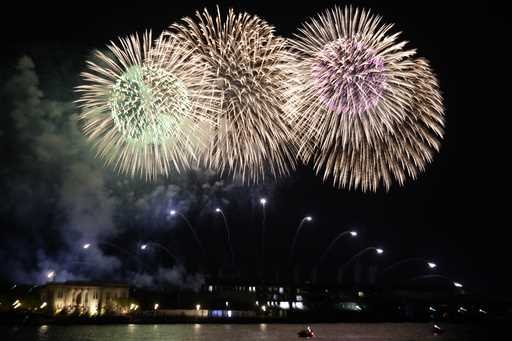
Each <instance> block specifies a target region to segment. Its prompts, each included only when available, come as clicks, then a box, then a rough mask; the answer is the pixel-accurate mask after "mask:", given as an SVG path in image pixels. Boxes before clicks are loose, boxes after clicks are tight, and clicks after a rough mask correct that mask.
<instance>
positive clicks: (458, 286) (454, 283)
mask: <svg viewBox="0 0 512 341" xmlns="http://www.w3.org/2000/svg"><path fill="white" fill-rule="evenodd" d="M453 285H454V286H455V287H456V288H462V287H463V285H462V284H461V283H459V282H453Z"/></svg>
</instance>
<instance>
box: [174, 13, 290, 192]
mask: <svg viewBox="0 0 512 341" xmlns="http://www.w3.org/2000/svg"><path fill="white" fill-rule="evenodd" d="M273 31H274V28H273V27H272V26H270V25H269V24H268V23H266V22H265V21H263V20H262V19H260V18H258V17H257V16H253V15H249V14H247V13H241V14H235V13H234V11H233V10H230V11H229V13H228V15H227V17H226V18H225V19H224V18H222V17H221V14H220V11H219V9H217V16H215V17H212V16H211V15H210V14H209V13H208V11H207V10H204V11H203V12H202V13H200V12H196V18H195V19H194V18H190V17H189V18H184V19H183V21H182V22H180V23H178V24H174V25H172V26H171V27H170V29H169V32H168V33H167V34H168V35H175V36H177V37H179V38H180V39H182V41H184V42H185V43H186V44H188V46H190V49H195V51H196V53H197V55H199V56H200V57H201V59H202V60H203V61H204V62H205V63H207V64H208V65H210V66H211V67H212V68H213V69H214V73H215V77H214V81H215V85H216V90H217V91H218V92H219V94H220V100H221V103H222V108H221V110H220V112H219V113H218V115H217V117H216V128H215V130H214V131H213V134H212V136H211V140H210V143H209V147H208V148H207V149H206V152H205V153H204V154H203V157H202V163H203V164H205V165H206V166H207V167H210V168H212V169H215V170H218V171H220V172H226V173H230V174H231V175H233V176H234V177H235V178H238V179H241V180H242V181H244V182H248V183H254V182H258V181H261V180H263V179H264V178H265V176H266V175H270V176H271V177H274V178H275V177H279V176H282V175H286V174H288V172H289V171H290V169H293V168H294V167H295V162H294V161H295V145H294V142H293V141H294V139H293V136H292V130H291V128H290V125H289V122H288V121H287V120H286V115H285V114H284V112H283V106H284V104H285V98H284V94H283V90H284V89H285V85H286V79H287V78H288V76H289V75H288V70H289V68H287V67H286V65H287V64H288V63H289V61H290V54H289V52H288V51H287V49H286V41H285V39H283V38H280V37H278V36H276V35H275V34H274V33H273Z"/></svg>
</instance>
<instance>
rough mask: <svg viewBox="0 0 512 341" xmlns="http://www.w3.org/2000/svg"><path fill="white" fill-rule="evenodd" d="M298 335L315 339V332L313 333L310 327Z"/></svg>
mask: <svg viewBox="0 0 512 341" xmlns="http://www.w3.org/2000/svg"><path fill="white" fill-rule="evenodd" d="M297 334H298V335H299V337H306V338H309V337H315V332H313V330H312V329H311V327H309V326H307V327H306V329H303V330H301V331H300V332H298V333H297Z"/></svg>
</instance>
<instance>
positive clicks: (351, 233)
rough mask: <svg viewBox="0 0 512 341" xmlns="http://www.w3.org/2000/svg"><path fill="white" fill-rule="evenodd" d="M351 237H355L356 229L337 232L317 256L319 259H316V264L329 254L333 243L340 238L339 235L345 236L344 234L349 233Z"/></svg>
mask: <svg viewBox="0 0 512 341" xmlns="http://www.w3.org/2000/svg"><path fill="white" fill-rule="evenodd" d="M349 234H350V236H351V237H352V238H355V237H357V231H354V230H351V231H343V232H341V233H340V234H338V235H337V236H336V238H334V239H333V240H332V241H331V242H330V243H329V245H328V246H327V248H326V249H325V251H324V252H323V253H322V255H321V256H320V258H319V261H318V264H319V265H320V264H321V263H322V262H323V261H324V260H325V258H326V257H327V256H328V255H329V252H330V251H331V249H332V248H333V247H334V245H335V244H336V242H337V241H338V240H340V239H341V237H343V236H346V235H349Z"/></svg>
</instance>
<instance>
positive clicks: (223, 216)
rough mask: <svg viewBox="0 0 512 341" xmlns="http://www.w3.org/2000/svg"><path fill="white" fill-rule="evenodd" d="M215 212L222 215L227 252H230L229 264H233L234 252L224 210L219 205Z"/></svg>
mask: <svg viewBox="0 0 512 341" xmlns="http://www.w3.org/2000/svg"><path fill="white" fill-rule="evenodd" d="M215 212H216V213H219V214H220V215H221V216H222V220H223V221H224V228H225V229H226V237H227V240H228V247H229V252H230V253H231V264H232V265H233V266H234V265H235V253H234V252H233V245H232V244H231V233H230V231H229V225H228V220H227V218H226V215H225V214H224V211H222V210H221V209H220V208H219V207H217V208H216V209H215Z"/></svg>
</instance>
